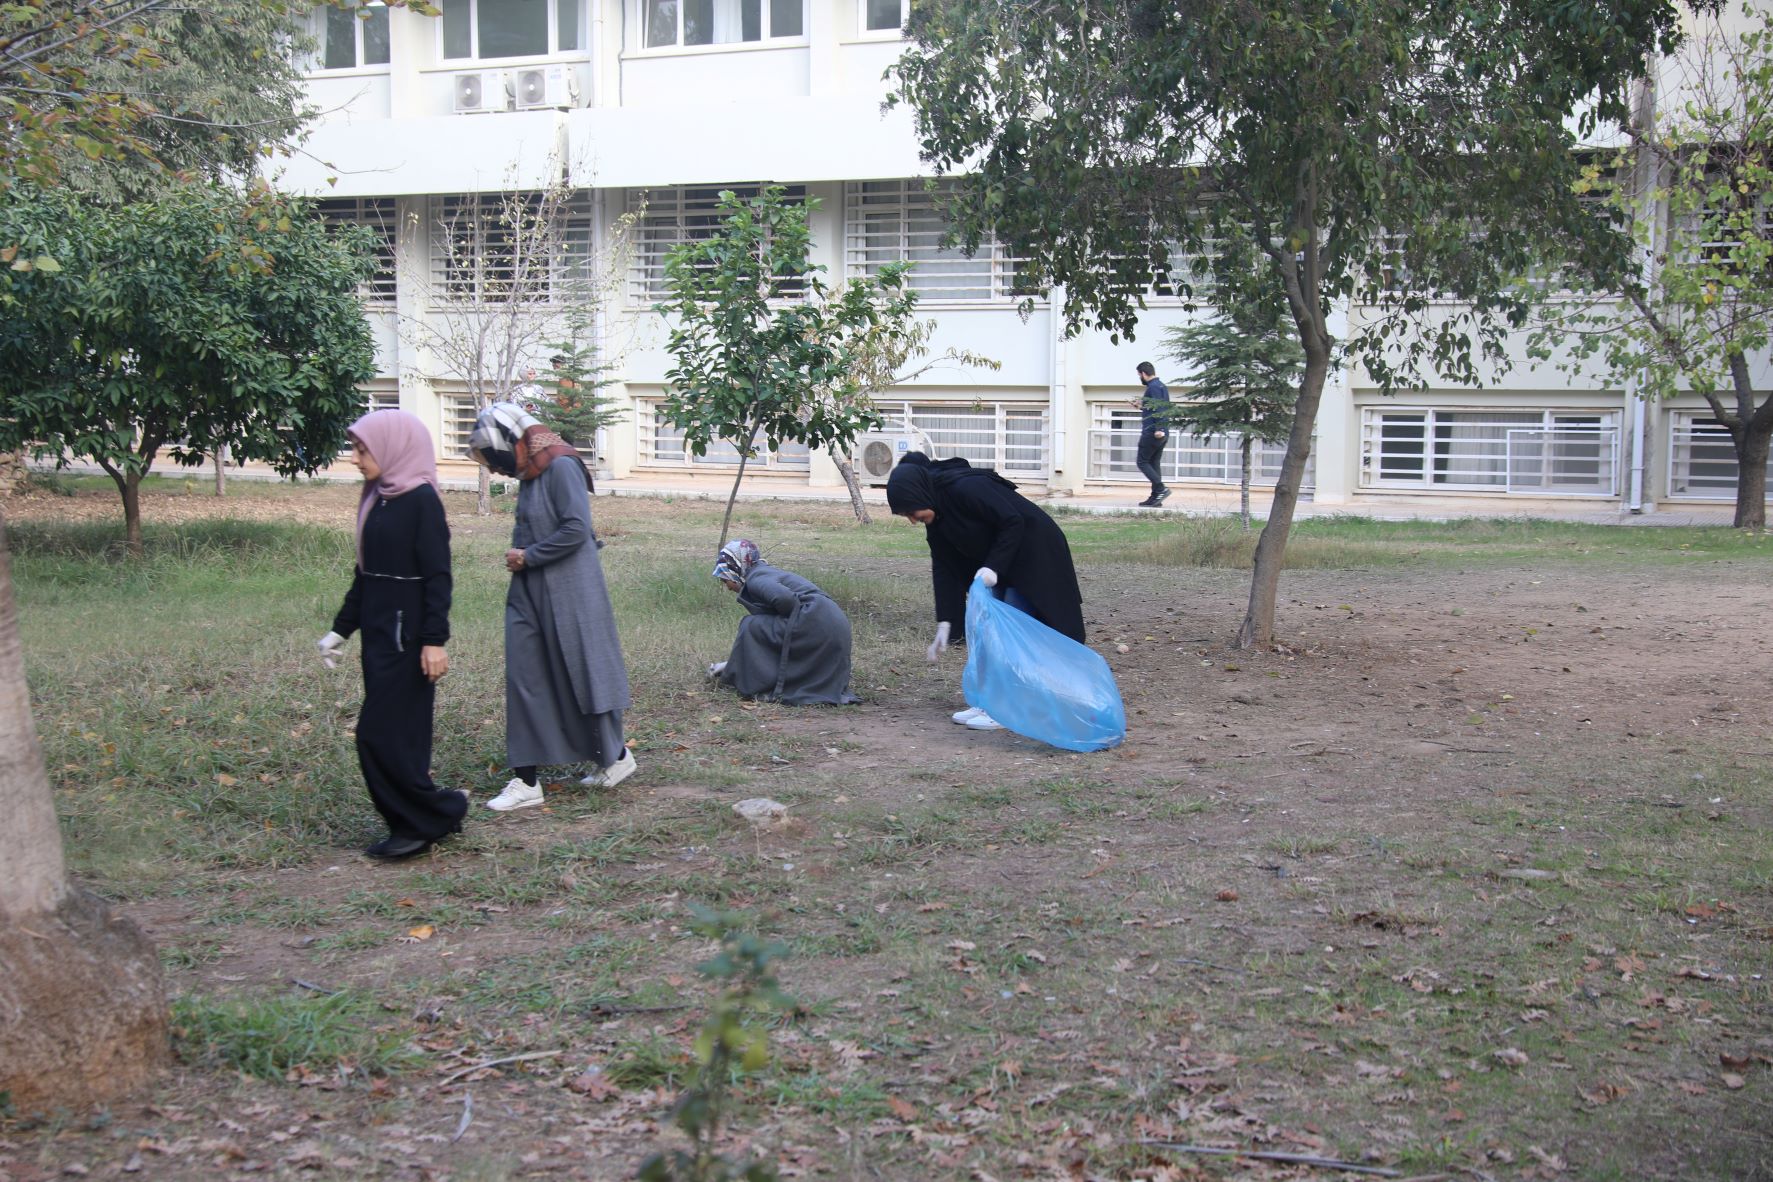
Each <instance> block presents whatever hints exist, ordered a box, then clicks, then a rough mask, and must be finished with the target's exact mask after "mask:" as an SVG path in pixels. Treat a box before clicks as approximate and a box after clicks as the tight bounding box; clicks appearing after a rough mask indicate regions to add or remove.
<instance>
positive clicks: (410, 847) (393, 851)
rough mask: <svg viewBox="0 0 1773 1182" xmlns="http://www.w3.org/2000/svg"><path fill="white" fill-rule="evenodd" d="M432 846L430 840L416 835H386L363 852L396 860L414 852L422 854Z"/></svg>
mask: <svg viewBox="0 0 1773 1182" xmlns="http://www.w3.org/2000/svg"><path fill="white" fill-rule="evenodd" d="M430 848H431V843H430V842H428V841H420V840H419V839H418V838H416V837H384V838H383V839H382V840H380V841H378V842H376V843H375V844H374V845H372V846H370V847H369V848H368V849H366V850H364V851H363V852H364V853H366V854H368V855H369V856H370V857H372V858H381V859H383V860H385V861H389V862H395V861H398V860H400V859H401V858H410V857H412V856H413V855H414V854H422V853H424V852H425V851H426V850H428V849H430Z"/></svg>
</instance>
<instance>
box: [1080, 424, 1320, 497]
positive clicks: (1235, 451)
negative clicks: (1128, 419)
mask: <svg viewBox="0 0 1773 1182" xmlns="http://www.w3.org/2000/svg"><path fill="white" fill-rule="evenodd" d="M1286 454H1287V447H1286V444H1284V443H1263V442H1258V443H1257V444H1256V445H1255V446H1254V447H1252V448H1251V449H1250V460H1251V465H1250V466H1251V472H1250V483H1251V484H1253V485H1272V484H1274V483H1275V481H1277V480H1279V479H1280V470H1281V463H1282V462H1283V461H1284V460H1285V459H1286ZM1138 457H1139V432H1138V431H1137V430H1132V429H1123V430H1112V429H1107V428H1100V427H1098V428H1095V429H1093V430H1092V431H1090V433H1089V477H1090V479H1091V480H1124V481H1127V482H1129V483H1131V482H1134V481H1140V480H1144V479H1145V477H1144V476H1142V475H1140V473H1139V468H1138ZM1158 471H1160V472H1162V473H1163V476H1164V480H1165V481H1166V482H1167V481H1172V480H1173V481H1176V482H1178V483H1196V484H1232V485H1235V484H1240V483H1242V480H1243V441H1242V439H1241V438H1239V437H1238V436H1237V435H1236V434H1234V433H1230V432H1227V433H1225V434H1220V435H1180V434H1176V433H1171V435H1170V437H1169V446H1167V447H1165V448H1164V453H1163V456H1162V458H1161V459H1160V460H1159V462H1158ZM1316 475H1317V456H1316V455H1315V454H1314V455H1312V456H1311V457H1310V458H1309V459H1307V460H1306V464H1305V478H1304V480H1303V481H1302V482H1301V483H1302V486H1303V487H1302V490H1301V491H1305V490H1309V489H1310V488H1311V487H1312V486H1313V485H1314V483H1315V482H1316Z"/></svg>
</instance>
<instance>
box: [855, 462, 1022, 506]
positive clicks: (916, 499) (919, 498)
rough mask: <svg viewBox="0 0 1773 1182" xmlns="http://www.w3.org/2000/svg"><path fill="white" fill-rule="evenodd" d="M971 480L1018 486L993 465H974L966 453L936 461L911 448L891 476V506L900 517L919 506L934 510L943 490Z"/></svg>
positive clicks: (888, 504) (1012, 486)
mask: <svg viewBox="0 0 1773 1182" xmlns="http://www.w3.org/2000/svg"><path fill="white" fill-rule="evenodd" d="M971 479H979V480H995V481H997V482H998V483H999V484H1001V485H1003V486H1004V487H1005V488H1015V487H1016V485H1015V483H1014V482H1013V481H1009V480H1005V479H1004V478H1003V477H1002V476H999V475H998V474H997V473H996V472H994V471H992V470H991V469H990V468H975V467H973V466H972V465H971V464H969V463H967V461H966V457H964V456H954V457H951V458H950V459H946V460H932V459H930V457H928V456H927V455H925V454H924V453H922V452H920V451H908V452H906V453H905V454H904V455H903V456H901V457H900V459H899V463H898V466H897V467H895V468H894V469H893V471H892V475H890V476H888V477H887V486H886V495H887V508H889V509H891V510H892V511H893V513H894V514H895V515H897V516H900V517H903V516H904V515H905V514H907V513H915V512H917V511H918V510H919V509H934V508H935V507H936V497H937V495H938V494H939V493H941V491H942V490H943V489H946V488H947V487H949V486H950V485H952V484H954V483H955V482H956V481H959V480H971Z"/></svg>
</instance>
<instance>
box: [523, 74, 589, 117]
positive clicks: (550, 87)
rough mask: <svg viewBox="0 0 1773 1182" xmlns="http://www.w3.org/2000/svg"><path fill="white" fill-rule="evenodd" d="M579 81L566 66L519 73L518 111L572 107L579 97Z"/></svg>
mask: <svg viewBox="0 0 1773 1182" xmlns="http://www.w3.org/2000/svg"><path fill="white" fill-rule="evenodd" d="M578 90H579V86H578V79H577V78H575V77H574V76H573V74H572V71H571V70H569V69H568V68H567V67H565V66H537V67H536V68H535V69H533V70H519V71H517V84H516V92H517V109H518V110H520V111H527V110H531V109H533V108H536V107H570V106H572V105H573V102H574V100H575V99H576V98H577V97H578Z"/></svg>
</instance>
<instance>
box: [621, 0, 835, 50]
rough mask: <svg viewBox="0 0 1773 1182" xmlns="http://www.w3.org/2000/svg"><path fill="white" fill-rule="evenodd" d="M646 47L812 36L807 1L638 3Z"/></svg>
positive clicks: (673, 0)
mask: <svg viewBox="0 0 1773 1182" xmlns="http://www.w3.org/2000/svg"><path fill="white" fill-rule="evenodd" d="M638 2H639V4H640V11H641V16H640V30H641V47H642V48H644V49H665V48H669V47H671V46H677V45H681V46H685V47H689V46H697V45H736V44H740V43H743V42H746V41H774V40H779V39H781V38H784V37H804V36H806V0H638Z"/></svg>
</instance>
